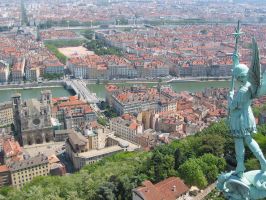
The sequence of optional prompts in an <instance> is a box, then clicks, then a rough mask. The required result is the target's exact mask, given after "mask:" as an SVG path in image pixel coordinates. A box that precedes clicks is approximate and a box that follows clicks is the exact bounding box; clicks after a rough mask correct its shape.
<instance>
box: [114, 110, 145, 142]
mask: <svg viewBox="0 0 266 200" xmlns="http://www.w3.org/2000/svg"><path fill="white" fill-rule="evenodd" d="M110 129H111V130H112V131H114V132H115V135H116V136H118V137H121V138H123V139H125V140H127V141H131V142H136V136H137V135H138V134H142V133H143V126H142V123H141V122H138V121H137V119H136V118H135V117H133V116H132V115H130V114H124V115H122V116H121V117H115V118H112V119H111V120H110Z"/></svg>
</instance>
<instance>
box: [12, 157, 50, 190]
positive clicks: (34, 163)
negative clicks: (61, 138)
mask: <svg viewBox="0 0 266 200" xmlns="http://www.w3.org/2000/svg"><path fill="white" fill-rule="evenodd" d="M7 166H8V168H9V170H10V174H11V182H12V186H14V187H16V188H21V187H22V186H23V185H25V184H26V183H28V182H30V181H31V180H32V179H33V178H34V177H37V176H47V175H48V174H49V167H48V158H47V157H46V156H44V155H42V154H40V155H38V156H36V157H32V158H29V159H27V160H21V161H16V162H10V163H8V164H7Z"/></svg>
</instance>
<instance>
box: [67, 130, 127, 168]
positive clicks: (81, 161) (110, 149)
mask: <svg viewBox="0 0 266 200" xmlns="http://www.w3.org/2000/svg"><path fill="white" fill-rule="evenodd" d="M108 134H109V132H108V131H103V130H100V131H96V132H92V131H90V133H87V135H86V137H85V136H83V135H82V134H81V133H78V132H73V133H70V134H69V138H68V139H67V141H66V153H67V155H68V156H69V158H70V160H71V161H72V163H73V165H74V168H75V169H76V170H79V169H81V168H82V167H83V166H84V165H86V164H91V163H94V162H96V161H98V160H101V159H102V158H104V157H106V156H110V155H112V154H114V153H117V152H121V151H124V149H123V148H122V147H121V146H119V145H113V146H107V136H108Z"/></svg>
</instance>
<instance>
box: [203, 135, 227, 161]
mask: <svg viewBox="0 0 266 200" xmlns="http://www.w3.org/2000/svg"><path fill="white" fill-rule="evenodd" d="M224 144H225V138H224V137H222V136H220V135H217V134H212V135H210V134H208V135H203V136H202V137H201V144H200V147H199V149H198V153H199V155H203V154H205V153H211V154H213V155H215V156H220V157H221V156H223V155H224Z"/></svg>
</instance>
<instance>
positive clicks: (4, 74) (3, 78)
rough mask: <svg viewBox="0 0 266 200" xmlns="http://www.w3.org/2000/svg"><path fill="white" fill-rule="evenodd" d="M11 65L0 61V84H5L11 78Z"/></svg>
mask: <svg viewBox="0 0 266 200" xmlns="http://www.w3.org/2000/svg"><path fill="white" fill-rule="evenodd" d="M9 73H10V72H9V64H8V63H7V62H5V61H3V60H0V82H1V83H5V82H7V81H8V77H9Z"/></svg>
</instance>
